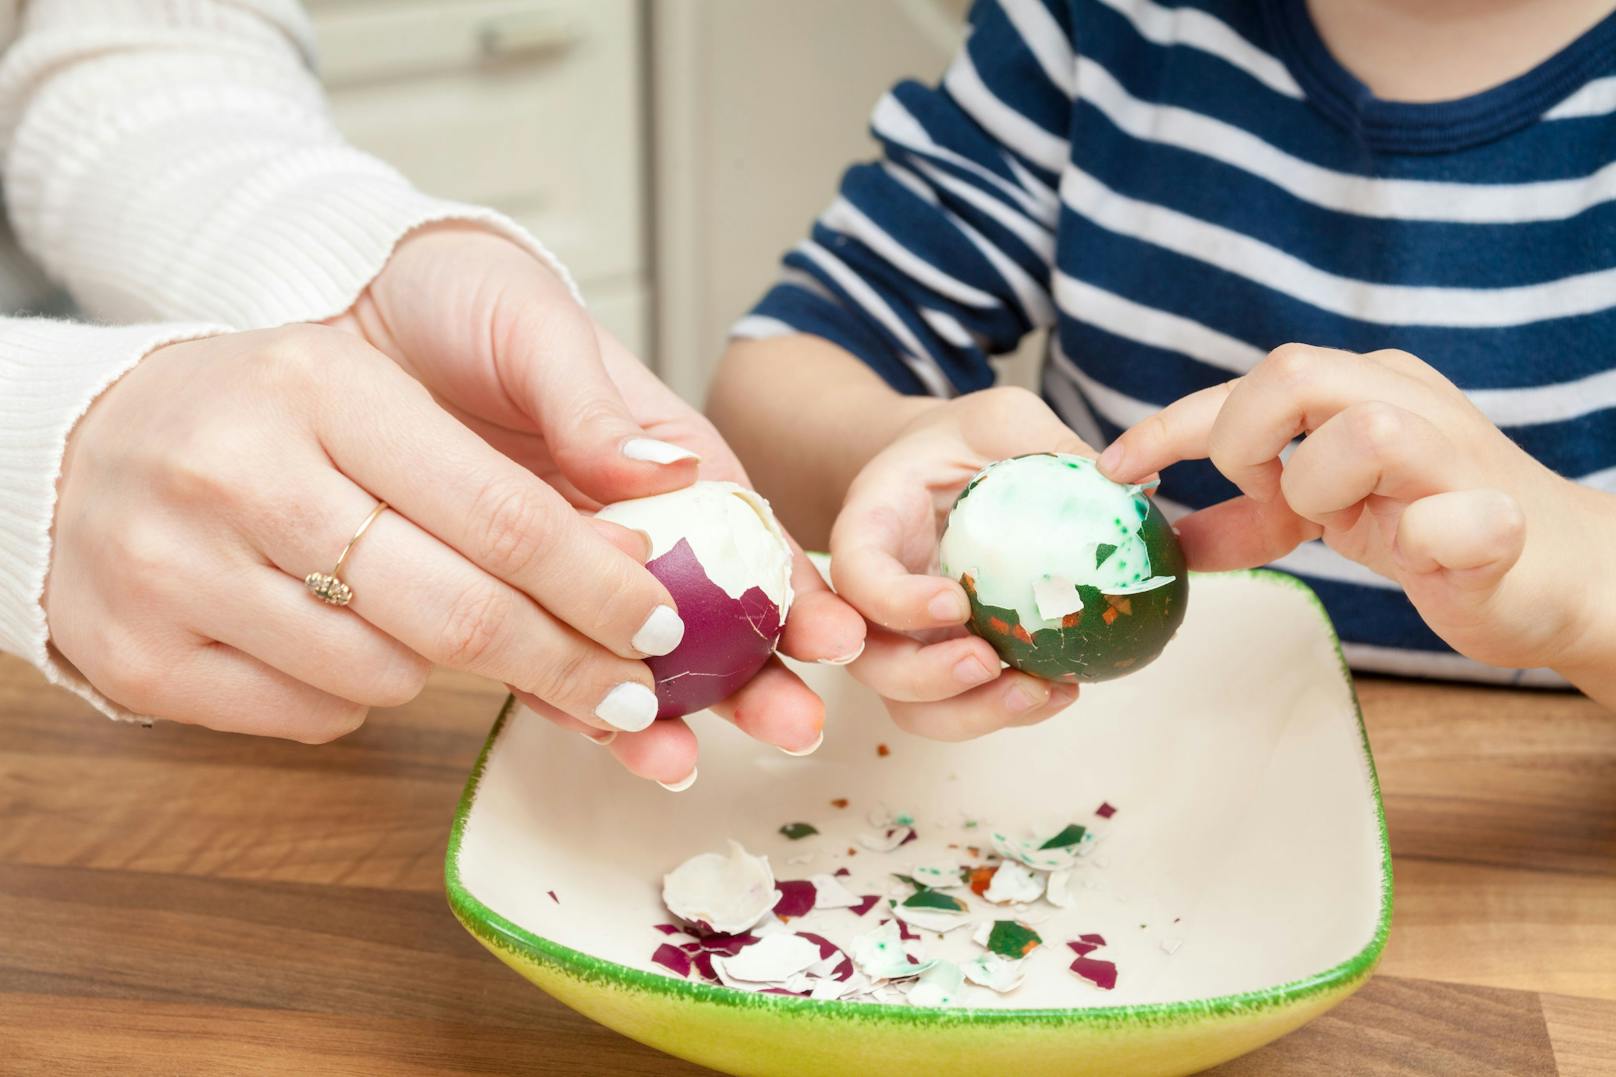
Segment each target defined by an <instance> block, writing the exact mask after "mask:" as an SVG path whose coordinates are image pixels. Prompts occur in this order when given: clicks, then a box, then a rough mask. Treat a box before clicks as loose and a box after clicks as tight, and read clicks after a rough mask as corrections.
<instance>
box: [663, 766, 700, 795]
mask: <svg viewBox="0 0 1616 1077" xmlns="http://www.w3.org/2000/svg"><path fill="white" fill-rule="evenodd" d="M657 784H658V785H660V786H661V787H662V788H664V789H666V790H667V791H668V792H670V793H683V792H684V791H685V790H686V789H689V788H690V787H691V786H692V785H695V784H696V768H695V767H691V768H690V773H689V774H686V775H685V776H684V777H683V778H680V779H679V780H678V781H676V782H657Z"/></svg>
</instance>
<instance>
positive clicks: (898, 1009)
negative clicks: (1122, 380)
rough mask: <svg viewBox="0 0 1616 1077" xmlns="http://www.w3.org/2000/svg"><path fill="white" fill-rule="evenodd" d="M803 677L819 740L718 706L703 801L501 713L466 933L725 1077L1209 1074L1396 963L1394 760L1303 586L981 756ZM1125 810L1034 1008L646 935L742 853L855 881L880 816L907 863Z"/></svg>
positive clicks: (1024, 995)
mask: <svg viewBox="0 0 1616 1077" xmlns="http://www.w3.org/2000/svg"><path fill="white" fill-rule="evenodd" d="M799 671H800V672H802V673H803V675H804V676H805V677H807V679H808V680H809V683H810V684H812V685H813V687H814V688H815V689H817V690H818V691H819V692H821V693H822V694H823V695H824V697H825V699H826V701H827V704H828V708H829V716H830V717H829V722H828V725H827V735H826V737H825V743H824V746H823V747H822V748H821V749H820V750H819V751H818V752H817V753H816V754H814V755H812V756H809V757H806V758H800V759H798V758H790V757H788V756H785V755H783V754H781V753H780V752H778V751H776V750H774V749H772V748H767V747H764V746H761V745H759V744H757V743H755V742H753V741H751V740H749V739H747V738H746V737H744V736H742V735H741V734H739V733H738V732H737V731H736V730H734V729H733V728H731V727H729V726H728V725H726V724H725V723H723V722H722V721H721V720H719V719H717V718H716V717H714V716H712V715H698V716H697V723H696V724H697V728H698V732H699V734H700V735H701V738H702V763H701V777H700V780H699V781H698V782H697V783H696V784H695V786H694V787H692V788H691V789H690V790H688V791H687V792H684V793H679V794H673V793H668V792H665V791H663V790H662V789H660V788H658V787H657V786H655V785H652V784H650V783H646V782H642V781H638V780H636V779H634V778H631V777H629V776H627V775H626V774H624V773H622V772H621V771H620V770H619V769H618V768H617V765H616V764H615V763H614V762H613V761H612V760H611V759H610V757H609V756H608V754H607V753H605V752H603V751H600V750H599V749H598V748H596V747H595V746H594V745H591V744H589V743H588V742H587V741H585V740H584V739H583V738H581V737H578V736H575V735H573V734H570V733H566V732H562V731H559V730H557V729H555V728H554V727H552V726H550V725H549V724H547V723H545V722H542V721H539V720H537V719H533V718H531V717H530V716H527V717H524V715H523V713H522V712H517V711H513V710H512V708H511V707H510V706H509V705H507V710H506V713H504V714H502V715H501V717H500V720H499V721H498V722H497V723H496V725H495V726H494V730H493V732H492V733H491V734H490V736H489V739H488V743H487V746H486V748H485V750H484V752H483V756H482V759H481V760H480V761H479V762H478V764H477V768H476V770H475V771H474V772H473V774H472V776H471V779H470V782H469V784H468V785H467V787H466V792H465V796H464V798H463V799H462V801H461V804H460V808H459V811H458V813H457V816H456V818H455V822H454V829H453V833H452V836H451V840H450V845H449V855H448V862H447V884H448V894H449V900H450V904H451V906H452V907H453V909H454V912H455V915H456V916H457V917H458V918H459V919H460V920H461V922H462V923H463V924H464V925H465V926H466V928H467V929H468V930H470V931H471V932H472V934H474V935H475V936H476V937H477V938H478V940H480V941H481V942H482V943H483V944H484V945H485V946H487V947H488V949H489V950H491V951H492V952H493V953H494V954H495V955H496V956H497V957H499V958H500V960H502V961H504V962H505V963H506V964H508V965H510V966H511V967H512V968H513V969H515V970H516V971H517V972H519V973H520V974H521V975H522V976H524V977H526V978H527V979H529V980H531V981H532V982H533V983H534V984H536V985H538V986H539V987H540V988H542V989H543V990H545V991H547V992H549V993H550V994H551V995H553V996H555V997H556V998H557V999H559V1000H560V1001H562V1002H563V1003H565V1004H566V1005H568V1006H571V1007H572V1008H574V1009H576V1010H578V1011H579V1012H580V1013H583V1014H585V1015H587V1016H589V1017H591V1018H593V1019H595V1020H597V1021H599V1022H601V1023H602V1024H605V1025H607V1026H609V1027H611V1028H614V1029H616V1030H618V1031H619V1032H622V1033H623V1034H624V1035H627V1036H630V1037H633V1038H634V1039H636V1040H639V1041H641V1042H643V1043H647V1044H650V1045H652V1046H654V1047H658V1048H660V1049H662V1050H664V1051H667V1052H669V1053H670V1054H674V1055H678V1056H680V1057H682V1058H686V1059H689V1060H691V1061H693V1062H697V1063H700V1064H702V1065H706V1066H709V1067H712V1068H713V1069H716V1070H720V1071H723V1072H727V1073H735V1074H789V1075H792V1077H807V1075H810V1074H827V1075H828V1074H836V1075H845V1074H857V1073H882V1074H923V1075H926V1077H940V1075H944V1074H969V1075H972V1077H979V1075H981V1074H984V1073H991V1074H1018V1075H1019V1074H1180V1073H1191V1072H1194V1071H1197V1070H1200V1069H1202V1068H1204V1067H1206V1066H1210V1065H1213V1064H1215V1063H1218V1062H1221V1061H1223V1060H1225V1059H1229V1058H1233V1057H1235V1056H1237V1055H1240V1054H1242V1053H1244V1052H1247V1051H1250V1050H1252V1049H1253V1048H1255V1047H1257V1046H1259V1045H1261V1044H1264V1043H1267V1042H1268V1041H1270V1040H1273V1039H1275V1038H1277V1037H1279V1036H1281V1035H1284V1034H1285V1033H1286V1032H1289V1031H1291V1030H1292V1029H1295V1028H1297V1027H1299V1026H1300V1025H1302V1024H1304V1023H1305V1022H1307V1021H1310V1020H1312V1019H1313V1018H1315V1017H1317V1016H1319V1015H1320V1014H1321V1013H1323V1012H1324V1011H1326V1010H1328V1009H1329V1008H1330V1007H1332V1006H1334V1005H1335V1004H1337V1003H1339V1002H1340V1001H1341V1000H1342V999H1344V998H1346V997H1347V996H1348V995H1349V994H1351V993H1352V992H1353V991H1354V990H1355V989H1356V988H1357V987H1359V986H1360V985H1361V984H1362V983H1363V982H1364V981H1365V980H1366V979H1367V977H1368V976H1369V974H1370V971H1371V969H1372V968H1373V966H1374V964H1375V962H1376V960H1377V958H1378V957H1379V955H1380V952H1381V947H1382V945H1383V943H1384V941H1385V938H1386V931H1387V927H1388V924H1389V922H1390V918H1391V900H1392V886H1391V863H1390V858H1389V855H1388V852H1387V846H1386V833H1385V820H1384V817H1383V815H1382V811H1381V804H1380V796H1379V790H1378V787H1377V784H1376V781H1375V772H1374V764H1373V762H1372V760H1371V759H1370V755H1369V747H1368V743H1367V741H1366V740H1365V737H1364V730H1363V724H1362V720H1361V717H1360V715H1359V711H1358V707H1357V701H1356V698H1355V696H1354V694H1353V689H1352V682H1351V678H1350V676H1349V674H1348V672H1347V669H1346V666H1345V664H1344V662H1343V660H1342V658H1341V653H1340V649H1339V645H1338V642H1337V639H1336V636H1335V633H1334V631H1333V629H1332V628H1331V626H1330V623H1329V621H1328V619H1327V617H1326V616H1325V613H1324V610H1323V607H1322V606H1321V605H1320V604H1319V602H1318V599H1317V598H1316V597H1315V596H1314V595H1313V593H1312V592H1311V591H1309V590H1308V589H1307V588H1306V587H1305V586H1303V585H1302V584H1300V583H1298V582H1297V581H1295V580H1294V579H1292V578H1290V577H1288V576H1282V575H1279V574H1275V573H1269V572H1253V573H1238V574H1227V575H1216V576H1199V577H1197V578H1196V579H1195V580H1194V582H1193V586H1192V589H1191V599H1190V604H1189V615H1188V618H1187V619H1186V621H1185V623H1184V626H1183V628H1182V630H1181V631H1180V633H1179V636H1178V638H1177V639H1176V640H1175V641H1174V642H1173V643H1172V644H1171V645H1170V646H1169V647H1168V648H1167V650H1166V651H1165V652H1164V654H1163V655H1162V657H1161V658H1160V659H1159V660H1158V661H1157V662H1155V663H1154V664H1153V665H1151V666H1150V667H1149V668H1147V669H1145V670H1142V671H1141V672H1140V673H1138V674H1137V675H1134V676H1130V677H1125V678H1122V679H1120V680H1117V681H1113V682H1109V683H1106V684H1101V685H1094V686H1086V687H1085V688H1084V689H1083V694H1082V696H1081V698H1080V699H1079V701H1078V702H1077V704H1076V705H1075V706H1074V707H1073V708H1072V709H1071V711H1070V712H1068V713H1066V714H1063V715H1060V716H1058V717H1056V718H1055V719H1053V720H1051V721H1048V722H1045V723H1043V724H1041V725H1039V726H1037V727H1034V728H1027V729H1012V730H1007V731H1004V732H1001V733H997V734H994V735H993V736H990V737H986V738H983V739H981V740H977V741H973V742H969V743H964V744H946V743H940V742H935V741H929V740H924V739H921V738H918V737H912V736H907V735H905V734H903V733H900V732H899V731H898V730H897V729H896V728H894V727H893V726H892V724H891V723H890V722H889V721H888V719H887V718H886V715H885V713H884V712H883V710H882V708H881V705H880V703H879V701H878V700H877V699H876V698H875V697H874V696H873V695H872V694H871V693H870V692H868V691H867V690H865V689H864V688H862V687H861V686H859V685H858V684H856V683H855V682H854V681H853V680H852V678H851V677H849V676H848V675H847V674H846V672H845V671H843V670H840V669H835V668H830V667H823V668H815V669H800V670H799ZM841 798H845V799H846V800H847V801H848V802H849V804H848V807H847V808H838V807H835V806H833V803H832V802H833V801H838V800H840V799H841ZM1101 802H1109V803H1110V804H1111V805H1114V806H1115V807H1116V809H1117V811H1116V814H1115V815H1114V816H1113V817H1112V818H1111V819H1110V820H1109V821H1108V823H1107V824H1106V828H1107V829H1106V832H1105V837H1104V841H1103V844H1102V845H1101V846H1099V847H1098V849H1097V850H1096V852H1095V854H1094V859H1095V864H1094V865H1092V866H1094V867H1095V868H1097V869H1098V870H1097V871H1096V872H1095V873H1093V875H1094V885H1093V887H1092V888H1088V889H1083V890H1081V891H1079V900H1078V901H1077V902H1076V903H1075V905H1074V907H1073V908H1072V909H1068V910H1062V911H1061V913H1060V914H1059V917H1060V918H1061V919H1060V922H1050V923H1045V924H1042V925H1040V926H1039V930H1040V931H1041V932H1042V933H1043V934H1044V935H1045V937H1046V939H1048V940H1051V941H1054V942H1055V946H1053V947H1051V948H1050V949H1051V951H1053V952H1051V953H1048V954H1046V955H1045V958H1046V959H1044V960H1042V961H1041V962H1040V961H1039V960H1038V959H1039V955H1038V954H1036V953H1035V954H1034V955H1033V958H1031V959H1029V961H1030V962H1031V963H1032V972H1031V973H1030V974H1029V976H1028V978H1027V981H1026V983H1025V984H1023V986H1022V987H1021V988H1020V989H1019V990H1017V991H1016V992H1014V993H1012V994H1009V995H1005V996H995V995H992V993H991V992H987V991H986V990H985V989H977V991H978V993H979V994H980V995H983V996H989V997H986V998H975V997H973V1000H972V1004H971V1005H970V1006H969V1007H968V1008H956V1009H921V1008H914V1007H909V1006H890V1005H876V1004H870V1003H858V1002H821V1001H814V1000H809V999H802V998H795V997H785V996H780V995H762V994H752V993H745V992H739V991H732V990H730V989H728V988H724V987H716V986H707V985H705V984H702V983H698V982H695V981H686V980H679V979H675V978H672V977H671V976H669V975H667V974H665V973H664V972H662V971H661V970H659V969H658V968H657V967H656V966H653V965H651V964H650V963H649V961H648V958H649V956H650V954H651V952H652V950H654V949H655V947H656V945H657V943H659V942H661V941H663V939H662V937H661V936H660V935H658V934H657V933H656V932H655V931H654V930H653V929H652V925H654V924H656V923H658V922H662V921H665V920H667V919H668V917H667V914H666V913H665V911H664V910H663V909H662V906H661V901H660V895H659V886H660V880H661V877H662V874H663V873H664V872H666V871H668V870H669V869H671V868H672V867H673V866H675V865H677V864H678V863H680V862H681V861H682V860H684V859H685V858H687V857H689V856H691V855H693V854H695V853H698V852H704V851H708V850H715V849H721V848H723V847H724V841H725V839H726V838H735V839H737V840H739V841H740V842H742V843H743V844H744V845H745V846H746V847H748V848H749V849H751V850H752V851H754V852H758V853H765V854H767V855H769V857H770V859H771V861H772V862H773V864H774V865H775V868H776V874H777V876H778V877H780V878H792V877H806V876H807V875H808V874H810V873H813V872H820V871H832V870H834V868H835V867H836V866H840V865H843V864H846V865H848V866H849V867H850V868H851V869H853V870H854V871H855V878H856V877H857V872H858V871H859V870H860V869H861V864H863V865H868V866H869V868H871V869H874V868H876V867H877V864H876V862H875V861H874V860H873V859H872V855H874V854H871V853H869V852H867V851H866V852H865V854H864V856H863V858H862V860H861V859H860V858H859V857H858V856H856V855H855V856H849V849H851V848H856V842H855V841H853V840H852V838H853V835H854V834H855V832H857V831H860V830H868V829H869V824H868V823H867V822H866V821H865V813H866V812H867V811H869V810H871V809H878V808H879V807H880V806H882V805H885V806H887V807H888V808H890V809H895V810H902V811H905V812H908V813H911V814H912V815H913V816H914V817H915V820H916V822H915V826H916V830H917V832H918V833H919V835H920V840H919V841H918V842H915V843H913V844H911V845H909V846H906V847H905V851H908V852H910V853H912V858H913V859H914V860H915V861H923V862H934V861H935V860H936V859H938V858H939V857H941V856H943V855H946V854H945V847H946V845H947V844H948V843H954V844H955V845H959V844H961V843H962V842H965V841H968V840H969V832H968V831H966V830H965V829H964V828H965V827H966V825H967V817H969V818H970V819H974V820H981V821H983V823H984V824H986V825H992V826H994V827H1001V828H1009V827H1032V828H1034V829H1036V828H1039V827H1043V828H1053V827H1058V826H1060V825H1062V824H1063V823H1064V822H1067V821H1074V820H1075V821H1080V822H1081V821H1085V820H1090V817H1091V816H1092V813H1093V811H1094V809H1095V808H1096V807H1097V806H1098V805H1100V804H1101ZM795 821H808V822H811V823H813V824H814V825H815V826H816V827H818V828H819V830H820V833H819V834H818V835H816V836H814V837H812V838H808V839H805V840H802V841H798V842H792V841H789V840H787V839H786V838H785V837H784V836H782V835H781V834H780V833H779V832H778V828H779V827H780V826H781V825H782V824H785V823H788V822H795ZM1090 821H1092V820H1090ZM1048 832H1053V830H1052V829H1049V830H1048ZM887 855H888V856H889V857H890V856H891V855H892V854H887ZM804 857H812V858H813V859H812V861H811V862H809V863H806V864H803V863H802V858H804ZM928 858H929V861H928ZM799 865H800V866H799ZM880 867H881V870H892V869H891V867H890V866H889V865H886V864H882V865H880ZM552 894H553V896H552ZM825 915H840V916H845V917H847V918H848V922H847V924H846V925H843V926H842V927H839V928H837V929H836V930H838V931H839V932H840V933H841V934H842V935H843V936H844V938H841V939H837V940H836V941H839V942H842V943H843V944H844V945H845V944H846V941H847V940H846V938H845V936H847V935H851V934H855V933H857V932H858V931H861V930H867V926H868V925H866V927H864V928H860V927H859V926H858V922H857V921H856V920H854V919H853V914H852V913H851V912H848V911H846V910H841V911H839V912H837V913H835V914H825ZM814 930H825V931H827V932H828V931H829V930H830V929H826V928H821V927H818V926H816V927H815V928H814ZM1085 931H1094V932H1100V933H1103V934H1104V935H1105V936H1106V938H1107V939H1108V941H1109V944H1110V945H1109V949H1108V952H1107V953H1106V955H1105V956H1107V957H1109V958H1111V959H1112V960H1113V961H1115V963H1116V964H1117V967H1118V970H1119V972H1118V982H1117V985H1116V987H1115V989H1114V990H1111V991H1108V992H1107V991H1100V990H1099V989H1097V988H1095V987H1094V986H1092V985H1090V984H1088V983H1086V982H1084V981H1081V980H1079V979H1078V978H1077V977H1075V976H1073V975H1072V974H1071V973H1070V972H1068V971H1067V970H1066V960H1067V958H1069V955H1067V958H1062V957H1061V956H1060V954H1059V951H1058V940H1059V939H1062V938H1076V936H1077V934H1079V933H1082V932H1085ZM960 934H961V935H962V936H963V933H960ZM1169 950H1171V951H1172V952H1169Z"/></svg>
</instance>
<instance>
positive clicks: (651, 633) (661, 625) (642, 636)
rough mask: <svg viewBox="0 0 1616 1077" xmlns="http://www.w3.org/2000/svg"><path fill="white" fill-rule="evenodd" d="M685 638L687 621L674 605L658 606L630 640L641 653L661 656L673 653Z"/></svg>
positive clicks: (654, 656) (653, 656)
mask: <svg viewBox="0 0 1616 1077" xmlns="http://www.w3.org/2000/svg"><path fill="white" fill-rule="evenodd" d="M684 638H685V623H684V621H683V620H681V619H680V617H679V614H678V613H677V612H675V611H674V608H673V607H672V606H658V607H657V608H656V609H654V610H652V611H651V616H649V617H647V618H646V619H645V623H644V624H642V625H641V626H640V630H639V631H638V632H636V633H634V638H633V639H632V640H630V641H629V642H630V643H632V644H633V645H634V649H635V650H636V651H639V652H640V653H641V654H644V655H650V656H651V657H652V658H660V657H661V656H662V655H665V654H669V653H671V652H672V651H673V649H674V648H675V647H677V646H679V641H680V640H682V639H684Z"/></svg>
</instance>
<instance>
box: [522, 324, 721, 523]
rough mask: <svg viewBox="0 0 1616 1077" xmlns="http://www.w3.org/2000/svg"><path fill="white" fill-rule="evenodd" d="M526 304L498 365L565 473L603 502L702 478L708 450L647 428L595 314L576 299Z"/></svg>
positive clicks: (669, 487)
mask: <svg viewBox="0 0 1616 1077" xmlns="http://www.w3.org/2000/svg"><path fill="white" fill-rule="evenodd" d="M526 306H527V308H528V309H526V310H524V311H523V312H522V313H521V314H518V315H517V316H516V317H515V318H513V319H512V321H511V323H510V325H509V326H508V327H507V328H506V330H505V332H503V333H502V334H501V335H500V337H499V338H496V345H495V346H496V349H498V351H499V352H501V353H503V354H497V360H498V365H499V368H500V370H501V371H503V372H505V376H506V377H507V378H509V380H510V385H511V393H512V395H513V396H515V397H516V398H517V400H518V402H519V403H520V404H521V406H522V407H523V408H524V409H525V410H526V411H527V412H528V414H529V415H530V416H531V417H532V418H533V420H534V421H535V422H536V423H537V425H538V428H539V432H540V433H541V434H542V435H543V436H544V440H545V444H546V446H547V447H548V449H549V451H550V455H551V457H552V458H553V459H554V460H555V463H556V466H557V467H558V468H559V469H560V471H561V473H562V474H563V475H564V476H566V478H567V479H568V480H569V481H571V482H572V484H573V485H574V486H576V487H577V488H578V490H579V491H580V492H581V493H583V494H584V495H585V496H587V497H591V498H594V499H595V500H597V501H599V502H601V503H602V504H610V503H611V502H613V501H621V500H623V499H624V498H630V497H646V496H649V495H651V494H658V493H665V492H667V491H669V490H676V489H679V488H680V487H683V486H688V485H690V484H691V483H692V482H694V481H695V479H696V464H697V462H698V461H699V460H700V459H701V458H700V456H699V455H698V454H697V453H695V452H693V451H691V450H690V449H687V448H685V447H683V446H681V445H675V444H673V443H672V442H669V441H664V440H661V439H659V438H654V437H651V436H650V435H649V434H647V433H646V432H645V431H644V429H643V428H641V426H640V424H639V422H638V421H636V420H635V418H634V416H633V414H632V413H631V412H630V410H629V406H628V404H627V403H626V402H625V401H624V399H623V395H622V393H621V392H620V391H619V389H618V387H617V385H616V384H615V383H614V382H613V381H612V379H611V376H610V375H609V374H608V373H607V372H606V367H605V365H604V364H603V363H602V361H601V354H600V343H599V339H598V338H597V336H596V330H595V323H594V319H592V318H591V317H590V316H589V315H588V313H587V312H585V311H584V310H583V309H582V308H580V307H578V306H577V305H576V304H575V303H573V302H572V300H571V298H570V297H567V298H565V299H564V300H563V299H559V298H558V299H552V300H550V301H549V302H548V303H546V304H544V306H543V308H542V309H539V308H538V305H537V304H527V305H526Z"/></svg>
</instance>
